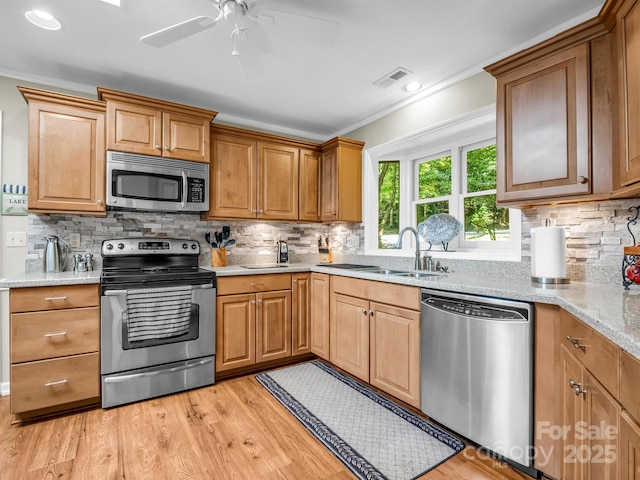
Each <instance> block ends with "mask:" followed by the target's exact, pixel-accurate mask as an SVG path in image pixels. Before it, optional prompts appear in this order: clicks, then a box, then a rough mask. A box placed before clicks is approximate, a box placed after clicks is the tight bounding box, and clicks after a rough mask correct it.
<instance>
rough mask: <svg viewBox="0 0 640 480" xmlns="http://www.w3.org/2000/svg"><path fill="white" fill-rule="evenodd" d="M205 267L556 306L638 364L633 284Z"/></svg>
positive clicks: (21, 280) (48, 280) (312, 267)
mask: <svg viewBox="0 0 640 480" xmlns="http://www.w3.org/2000/svg"><path fill="white" fill-rule="evenodd" d="M204 268H206V269H207V270H212V271H214V272H216V275H217V276H218V277H227V276H236V275H259V274H264V273H287V272H288V273H296V272H309V271H312V272H319V273H327V274H332V275H342V276H346V277H353V278H362V279H366V280H376V281H384V282H389V283H396V284H401V285H412V286H417V287H426V288H433V289H439V290H447V291H451V292H458V293H467V294H475V295H484V296H490V297H501V298H508V299H512V300H523V301H528V302H540V303H548V304H552V305H558V306H560V307H562V308H564V309H565V310H567V311H568V312H570V313H571V314H573V315H575V316H576V317H577V318H579V319H580V320H582V321H583V322H584V323H586V324H587V325H590V326H591V327H593V328H594V329H595V330H596V331H598V332H599V333H601V334H602V335H603V336H604V337H606V338H608V339H609V340H611V341H613V342H614V343H616V344H617V345H619V346H620V347H621V348H623V349H624V350H626V351H627V352H629V353H630V354H631V355H633V356H635V357H636V358H638V359H640V287H636V288H634V287H635V286H634V285H632V286H631V289H630V290H625V289H624V287H623V286H622V285H610V284H590V283H579V282H574V283H571V284H569V285H559V286H542V285H539V284H534V283H532V282H531V281H530V280H529V279H521V278H513V277H505V276H491V275H489V274H487V275H481V276H480V275H469V274H463V273H447V274H440V275H434V276H431V277H426V278H421V279H414V278H408V277H399V276H394V275H384V274H378V273H367V272H363V271H355V270H347V269H339V268H332V267H328V266H318V265H316V264H304V263H297V264H289V266H287V267H267V268H260V269H248V268H244V267H241V266H239V265H235V266H227V267H215V268H212V267H204ZM99 282H100V272H99V271H92V272H84V273H74V272H62V273H49V274H45V273H26V274H23V275H19V276H17V277H13V278H10V279H3V280H0V288H20V287H40V286H48V285H74V284H87V283H99Z"/></svg>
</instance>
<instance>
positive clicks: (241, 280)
mask: <svg viewBox="0 0 640 480" xmlns="http://www.w3.org/2000/svg"><path fill="white" fill-rule="evenodd" d="M272 290H291V274H290V273H274V274H266V275H238V276H236V277H218V295H237V294H241V293H256V292H267V291H272Z"/></svg>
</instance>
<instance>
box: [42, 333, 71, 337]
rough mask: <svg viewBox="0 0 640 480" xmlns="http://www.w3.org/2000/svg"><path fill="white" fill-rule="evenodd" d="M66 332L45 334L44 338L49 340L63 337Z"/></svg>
mask: <svg viewBox="0 0 640 480" xmlns="http://www.w3.org/2000/svg"><path fill="white" fill-rule="evenodd" d="M66 334H67V332H57V333H45V334H44V337H45V338H51V337H62V336H64V335H66Z"/></svg>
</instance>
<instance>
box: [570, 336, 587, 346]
mask: <svg viewBox="0 0 640 480" xmlns="http://www.w3.org/2000/svg"><path fill="white" fill-rule="evenodd" d="M567 340H569V341H570V342H571V344H572V345H573V346H574V347H576V348H584V349H585V350H586V349H587V346H586V345H581V344H580V339H579V338H575V337H572V336H570V335H567Z"/></svg>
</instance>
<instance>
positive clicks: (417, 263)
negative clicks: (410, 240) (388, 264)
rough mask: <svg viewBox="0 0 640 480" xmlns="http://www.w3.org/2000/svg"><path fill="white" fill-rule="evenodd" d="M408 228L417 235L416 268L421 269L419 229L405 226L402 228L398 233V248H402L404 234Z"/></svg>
mask: <svg viewBox="0 0 640 480" xmlns="http://www.w3.org/2000/svg"><path fill="white" fill-rule="evenodd" d="M407 230H408V231H410V232H411V233H413V236H414V237H415V241H416V263H415V266H414V270H420V237H418V231H417V230H416V229H415V228H413V227H405V228H403V229H402V230H400V234H399V235H398V243H396V248H402V235H404V232H406V231H407Z"/></svg>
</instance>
